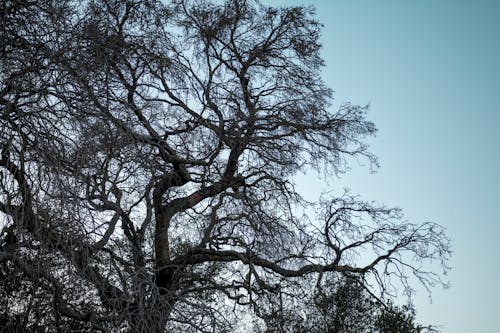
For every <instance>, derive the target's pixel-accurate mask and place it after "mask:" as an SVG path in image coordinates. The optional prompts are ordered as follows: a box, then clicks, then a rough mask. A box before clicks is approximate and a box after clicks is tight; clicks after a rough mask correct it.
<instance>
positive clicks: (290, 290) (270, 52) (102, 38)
mask: <svg viewBox="0 0 500 333" xmlns="http://www.w3.org/2000/svg"><path fill="white" fill-rule="evenodd" d="M0 12H1V15H0V16H1V18H0V21H1V22H0V24H1V27H0V36H1V37H0V38H1V50H0V53H1V60H0V61H1V65H0V66H1V69H2V70H1V71H0V108H1V109H0V114H1V116H0V129H1V131H0V228H2V231H1V236H0V245H1V248H0V275H1V277H2V279H0V294H1V295H2V296H1V297H0V302H1V303H2V307H1V308H2V309H3V310H2V311H3V312H2V313H1V317H2V318H7V319H6V320H7V321H9V322H11V323H13V322H16V323H17V324H16V325H17V326H19V325H21V324H22V325H24V327H25V328H29V329H31V330H32V331H41V332H43V331H55V330H62V331H71V330H74V331H85V330H88V331H104V332H110V331H131V332H163V331H168V330H170V331H172V330H174V331H179V332H180V331H186V332H195V331H196V332H224V331H227V332H229V331H232V330H234V329H235V328H237V327H238V326H241V325H243V324H242V321H241V320H240V318H241V314H245V316H246V317H249V318H250V320H257V321H259V320H260V323H261V324H263V325H265V321H264V320H263V319H262V320H261V319H259V318H266V315H267V314H269V311H271V310H272V308H273V307H274V306H275V305H276V304H277V303H276V302H277V300H278V299H279V300H280V302H279V306H280V309H281V310H283V309H288V310H292V309H294V308H295V309H298V306H299V305H301V304H303V302H302V300H303V299H304V297H303V296H304V295H315V293H317V292H318V291H319V290H321V289H322V287H323V286H324V285H325V284H326V285H327V284H328V283H330V282H331V281H336V279H337V278H338V277H339V276H342V277H344V278H347V279H349V280H351V281H355V282H356V283H357V284H358V285H359V286H362V288H363V290H365V291H366V293H368V294H369V295H370V297H376V299H378V300H380V301H381V302H384V301H385V300H387V299H388V298H390V297H391V296H394V295H395V293H396V291H398V290H399V291H403V292H407V293H409V292H410V291H411V290H412V289H411V281H418V282H420V283H421V284H423V285H424V287H425V288H430V287H433V286H435V285H436V284H438V285H443V284H444V281H443V280H442V275H441V272H436V271H435V270H436V267H437V269H443V272H444V273H446V271H447V269H448V267H447V266H446V262H447V259H448V257H449V254H450V248H449V244H448V239H447V238H446V236H445V235H444V232H443V228H442V227H440V226H439V225H437V224H434V223H424V224H413V223H409V222H407V221H406V220H405V219H404V217H403V215H402V213H401V211H400V210H399V209H397V208H390V207H385V206H383V205H379V204H376V203H374V202H366V201H362V200H361V199H360V198H359V197H358V196H356V195H353V194H351V193H350V192H349V191H348V190H346V191H344V192H343V193H335V194H330V195H324V196H323V199H322V200H320V201H319V202H308V201H306V200H304V198H302V196H301V195H300V193H298V192H297V191H296V188H295V186H294V177H295V176H297V174H299V173H301V172H309V173H310V174H312V172H313V171H319V172H320V173H324V174H326V175H330V176H334V175H336V174H339V173H342V172H344V171H346V170H347V166H348V163H349V162H350V161H351V160H352V159H353V158H365V159H366V160H367V161H369V163H372V164H374V165H376V158H375V157H374V156H373V155H372V154H370V153H369V151H368V150H367V145H366V143H365V140H366V138H367V137H369V136H372V135H373V134H374V133H375V132H376V128H375V126H374V124H373V123H371V122H370V121H368V120H367V119H366V117H365V115H366V111H367V108H366V107H361V106H357V105H354V104H350V103H346V104H342V105H341V106H340V107H338V108H336V109H335V110H333V107H332V91H331V89H330V88H328V87H327V86H326V85H325V83H324V82H323V80H322V79H321V70H322V66H323V64H324V62H323V60H322V59H321V57H320V47H321V45H320V44H319V42H318V39H319V37H320V31H321V25H320V24H319V23H318V21H317V20H316V19H315V17H314V10H313V9H311V8H307V7H300V6H289V7H279V8H275V7H269V6H265V5H262V4H260V3H258V2H254V1H250V0H249V1H244V0H228V1H225V2H223V3H222V2H210V1H205V0H175V1H170V2H167V1H155V0H127V1H119V0H86V1H74V0H57V1H53V0H42V1H28V0H5V1H4V2H3V7H2V8H0ZM332 193H333V192H332ZM311 207H312V211H314V212H315V214H316V215H315V216H312V215H311V214H309V213H308V215H307V216H305V215H304V214H302V213H301V212H303V211H304V209H305V208H311ZM308 212H309V210H308ZM435 263H438V266H435V265H434V264H435ZM433 265H434V266H433ZM283 311H284V310H283ZM283 311H281V313H283ZM296 311H298V310H296ZM252 318H253V319H252ZM1 320H3V319H1ZM20 323H21V324H20Z"/></svg>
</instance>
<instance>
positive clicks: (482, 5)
mask: <svg viewBox="0 0 500 333" xmlns="http://www.w3.org/2000/svg"><path fill="white" fill-rule="evenodd" d="M266 3H271V4H283V3H287V4H306V5H313V6H315V7H316V8H317V15H318V18H319V20H320V22H322V23H323V24H324V30H323V37H322V43H323V46H324V48H323V57H324V59H325V61H326V68H325V71H324V79H325V80H326V82H327V83H328V84H329V86H330V87H331V88H333V89H334V90H335V99H336V102H335V104H334V105H335V106H337V107H338V105H339V103H342V102H347V101H351V102H353V103H354V104H359V105H365V104H367V103H370V105H371V107H370V112H369V115H368V118H369V119H370V120H372V121H373V122H375V123H376V125H377V127H378V129H379V132H378V134H377V136H376V137H375V138H373V139H370V140H369V143H370V144H371V151H372V152H373V153H375V154H376V155H377V156H378V157H379V159H380V164H381V168H380V169H379V170H378V171H377V173H375V174H370V172H369V168H368V167H367V166H358V165H354V166H353V169H352V171H351V172H350V173H348V174H345V175H343V176H342V177H341V178H340V179H335V180H333V181H332V184H333V185H334V186H337V187H343V186H349V187H350V188H351V189H352V190H353V192H356V193H359V194H361V195H362V197H363V198H364V199H368V200H372V199H373V200H377V201H379V202H382V203H386V204H388V205H394V206H399V207H401V208H402V209H403V210H404V212H405V215H406V217H407V218H408V220H410V221H412V222H424V221H434V222H437V223H439V224H441V225H443V226H445V227H446V228H447V233H448V236H449V237H450V238H451V239H452V241H453V249H454V254H453V257H452V260H451V263H450V264H451V266H452V267H453V269H452V271H451V272H450V274H449V276H448V278H449V280H450V282H451V288H449V289H446V290H442V289H435V290H433V293H432V303H431V302H430V300H429V298H428V295H427V294H426V292H425V291H424V290H422V289H421V288H420V289H417V291H418V292H417V295H416V297H415V298H414V304H415V305H416V308H417V318H418V320H419V321H420V322H421V323H423V324H434V325H440V326H441V329H442V332H445V333H465V332H467V333H469V332H486V333H488V332H498V331H499V328H498V327H499V326H500V325H499V321H500V317H499V315H500V306H499V304H500V287H499V283H500V260H499V255H500V241H499V236H500V218H499V214H498V211H499V210H500V176H499V173H500V63H499V62H500V1H486V0H474V1H473V0H470V1H457V0H419V1H410V0H378V1H373V0H349V1H348V0H342V1H340V0H329V1H326V0H323V1H321V0H302V1H287V2H285V1H266ZM306 184H307V185H306ZM316 184H320V183H319V182H317V183H316ZM299 185H301V186H302V188H303V189H305V191H306V192H307V194H308V195H309V196H313V197H314V196H317V195H318V194H319V191H318V190H317V188H315V186H314V185H312V183H311V182H310V180H309V179H306V178H304V179H302V180H300V179H299Z"/></svg>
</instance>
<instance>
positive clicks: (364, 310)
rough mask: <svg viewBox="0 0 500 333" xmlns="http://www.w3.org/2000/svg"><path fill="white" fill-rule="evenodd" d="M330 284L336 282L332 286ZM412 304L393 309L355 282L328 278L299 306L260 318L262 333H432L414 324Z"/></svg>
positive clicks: (284, 306) (278, 305)
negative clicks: (262, 322) (327, 282)
mask: <svg viewBox="0 0 500 333" xmlns="http://www.w3.org/2000/svg"><path fill="white" fill-rule="evenodd" d="M331 281H335V282H334V283H332V282H331ZM415 314H416V313H415V309H414V308H413V306H412V305H411V304H406V305H403V306H396V305H394V304H393V303H392V302H390V301H389V302H382V301H381V300H380V299H377V298H375V297H374V296H373V295H371V294H370V293H369V292H368V291H367V289H366V288H365V287H364V286H363V285H362V284H360V283H359V282H358V281H356V280H354V279H350V278H346V277H341V278H336V279H333V278H332V279H331V280H330V282H329V284H328V285H327V286H323V287H321V288H319V292H318V293H316V294H314V295H311V297H309V298H308V299H307V300H306V301H305V303H304V304H303V305H302V306H301V307H300V306H299V307H297V304H283V300H282V299H281V300H280V301H279V302H276V303H275V307H274V308H272V309H270V311H269V312H268V313H266V314H263V315H262V319H264V322H265V324H266V328H265V329H261V330H260V332H265V333H271V332H272V333H281V332H292V333H360V332H365V333H368V332H377V333H431V332H437V330H436V329H435V328H434V327H432V326H423V325H421V324H418V323H417V322H416V318H415Z"/></svg>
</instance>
